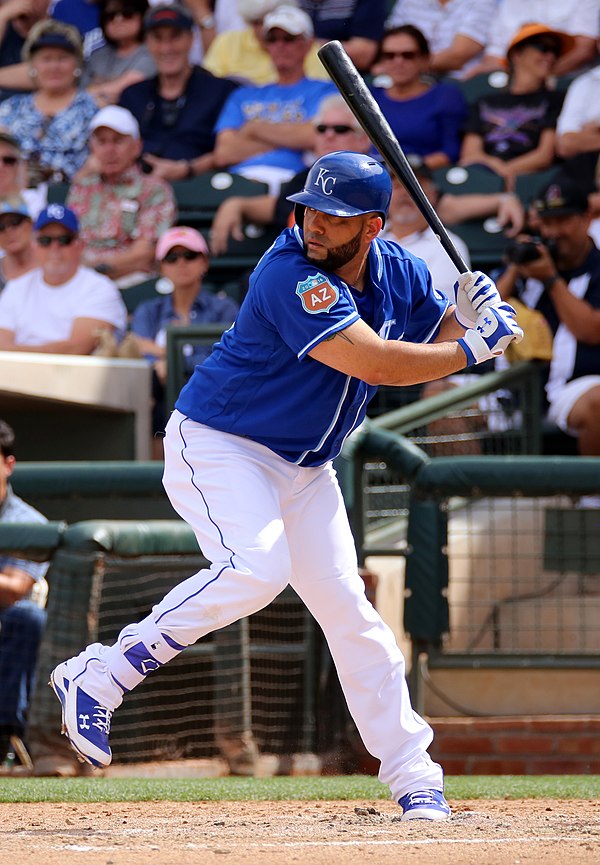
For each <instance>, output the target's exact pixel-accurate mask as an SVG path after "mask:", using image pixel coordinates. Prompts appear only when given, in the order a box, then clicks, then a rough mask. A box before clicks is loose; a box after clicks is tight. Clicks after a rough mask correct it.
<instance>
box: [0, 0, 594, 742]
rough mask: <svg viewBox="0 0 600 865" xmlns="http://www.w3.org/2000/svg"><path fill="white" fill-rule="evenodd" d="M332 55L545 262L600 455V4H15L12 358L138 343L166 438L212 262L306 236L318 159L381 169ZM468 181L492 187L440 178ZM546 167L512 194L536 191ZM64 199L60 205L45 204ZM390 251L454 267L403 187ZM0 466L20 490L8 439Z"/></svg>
mask: <svg viewBox="0 0 600 865" xmlns="http://www.w3.org/2000/svg"><path fill="white" fill-rule="evenodd" d="M331 39H338V40H340V41H341V42H342V44H343V45H344V47H345V49H346V51H347V52H348V54H349V55H350V57H351V58H352V60H353V61H354V63H355V65H356V66H357V68H358V69H359V70H360V72H361V73H362V74H363V75H364V76H365V79H366V81H367V83H368V86H369V87H370V89H371V92H372V93H373V96H374V98H375V100H376V101H377V103H378V104H379V106H380V107H381V110H382V112H383V114H384V115H385V116H386V118H387V120H388V122H389V123H390V126H391V127H392V129H393V131H394V133H395V134H396V136H397V138H398V140H399V142H400V144H401V146H402V147H403V149H404V151H405V152H406V153H407V154H409V155H410V160H411V164H412V165H413V168H414V170H415V172H416V174H417V176H418V178H419V180H420V182H421V184H422V185H423V188H424V189H425V191H426V193H427V195H428V196H429V198H430V200H431V201H432V203H433V204H434V206H435V207H436V209H437V211H438V213H439V214H440V217H441V218H442V221H444V222H446V223H447V224H448V225H450V226H454V225H455V224H460V223H462V222H464V221H466V220H474V219H479V220H483V219H484V218H487V217H490V216H492V217H495V218H496V220H497V222H498V223H499V225H500V226H501V227H502V228H503V229H504V232H505V236H506V240H507V243H508V241H509V240H510V239H511V238H514V237H515V235H516V236H517V240H518V242H519V243H529V242H531V243H532V244H533V246H534V247H536V249H537V251H538V253H539V255H538V259H536V260H535V261H534V262H533V263H531V262H525V263H523V262H515V261H513V260H510V261H509V260H508V259H507V260H506V261H505V262H504V263H503V265H502V267H501V268H500V270H499V271H498V281H499V284H500V286H501V288H502V291H503V293H504V294H505V296H507V297H509V296H518V297H519V298H520V299H521V301H522V302H523V303H525V304H526V305H529V306H531V307H532V308H536V309H538V310H539V311H541V312H542V313H543V315H544V316H546V318H547V320H548V322H549V324H550V328H551V330H552V333H553V334H554V340H555V342H554V346H555V348H554V354H553V357H552V361H551V364H550V367H549V369H550V374H549V380H548V404H549V410H550V413H549V417H550V419H551V421H552V422H553V423H555V424H556V425H557V426H558V427H559V428H561V429H562V430H564V431H565V432H566V433H568V434H569V435H571V436H573V437H574V438H575V439H576V440H577V442H578V447H579V452H580V453H582V454H593V455H598V454H600V430H599V427H598V418H600V266H599V264H598V259H599V257H600V253H599V252H598V250H597V248H596V245H595V242H600V99H599V98H598V97H599V96H600V56H599V44H600V0H529V2H527V3H523V2H520V0H519V2H517V0H427V2H424V0H396V2H393V3H390V2H389V0H387V2H386V0H181V2H176V3H162V2H158V3H157V2H155V0H95V2H94V0H50V2H49V0H0V349H1V350H9V351H33V352H40V351H41V352H51V353H52V352H55V353H73V354H91V353H93V352H94V351H96V350H97V349H98V346H99V345H100V343H101V341H102V335H103V334H104V335H106V334H107V333H109V334H110V335H111V336H112V337H113V338H114V339H115V340H116V341H117V342H118V341H119V339H121V337H122V336H123V335H124V334H125V333H126V331H127V330H129V332H130V335H131V341H132V343H133V344H134V345H135V346H136V347H137V351H138V353H139V355H140V356H141V357H144V358H146V359H147V361H148V363H150V364H151V365H152V369H153V377H154V378H153V382H154V383H153V399H154V409H153V411H154V415H153V429H154V430H158V429H160V428H161V427H162V425H163V423H164V411H165V405H164V387H165V377H166V367H165V363H166V358H165V342H166V340H165V332H166V328H167V327H169V326H173V325H177V324H181V325H187V324H194V323H216V322H218V323H223V324H229V323H230V322H231V321H233V319H234V318H235V315H236V312H237V304H236V302H235V301H233V300H232V299H231V298H229V297H226V296H224V295H222V294H220V295H219V294H215V293H213V292H212V291H211V290H210V289H209V288H207V287H206V286H205V283H206V281H207V280H206V275H207V272H209V268H210V264H211V257H218V256H222V255H224V254H225V253H226V252H227V249H228V247H229V245H230V243H231V242H232V241H240V240H242V239H243V236H244V235H243V229H244V226H245V225H246V224H247V223H255V224H260V225H267V226H271V227H273V228H277V229H282V228H284V227H285V226H286V225H289V224H291V223H292V221H293V220H294V210H293V207H292V205H291V204H290V203H289V201H288V200H287V196H288V195H290V194H292V193H294V192H297V191H298V189H300V188H301V186H302V184H303V182H304V179H305V177H306V174H307V172H308V169H309V167H310V166H311V165H312V163H313V162H314V160H315V159H316V158H318V157H320V156H322V155H324V154H327V153H330V152H332V151H335V150H353V151H358V152H364V153H369V152H371V153H372V152H374V151H373V148H372V145H371V144H370V142H369V140H368V138H367V136H366V135H365V133H364V132H363V130H362V129H361V128H360V126H359V125H358V123H357V121H356V119H355V118H354V116H353V115H352V113H351V112H350V111H349V109H348V107H347V106H346V104H345V102H344V100H343V99H342V98H341V97H340V96H339V94H338V93H337V90H336V88H335V87H334V85H333V84H332V83H331V81H330V80H329V77H328V75H327V74H326V72H325V70H324V68H323V66H322V65H321V63H320V61H319V59H318V55H317V51H318V48H319V47H320V45H321V44H323V43H324V42H326V41H329V40H331ZM499 82H502V83H501V86H498V83H499ZM476 83H480V84H481V87H480V89H479V91H478V93H479V95H478V96H476V97H475V96H473V93H474V92H475V90H474V89H473V86H474V84H476ZM471 166H477V167H478V170H480V171H483V172H484V173H487V175H488V176H491V175H493V176H494V177H495V178H496V179H498V183H499V186H498V189H499V191H497V192H493V193H490V192H484V191H477V190H475V191H473V190H471V191H470V192H469V194H462V195H461V194H450V193H448V192H447V191H443V190H440V189H439V188H438V186H437V185H436V180H437V179H439V177H440V174H439V172H442V171H446V170H448V169H451V168H453V167H454V168H456V169H457V170H463V169H465V168H470V167H471ZM551 169H552V170H554V171H555V174H554V175H553V176H552V177H548V178H547V182H545V184H543V185H541V186H540V189H539V190H538V194H537V196H536V198H535V200H534V201H532V202H529V201H527V200H525V199H519V197H518V196H517V194H516V190H517V188H518V183H517V181H518V179H519V178H521V177H523V176H526V175H532V174H535V173H537V172H548V171H549V170H551ZM218 172H230V173H231V174H233V175H236V174H239V175H242V176H243V177H245V178H246V179H249V180H255V181H259V182H262V183H263V184H266V185H267V187H268V193H267V194H264V195H256V196H252V197H245V196H239V195H236V194H232V196H231V197H230V198H228V199H226V200H225V201H224V202H223V204H222V205H221V207H220V208H219V210H218V211H217V212H216V216H215V218H214V221H213V223H212V226H203V227H202V228H203V231H204V234H202V233H199V231H197V230H196V229H195V228H192V227H190V226H185V225H181V224H180V223H181V222H182V220H181V219H179V218H178V214H177V188H178V186H179V188H180V187H181V184H185V183H193V182H194V178H196V177H198V176H200V175H205V174H208V173H218ZM61 184H62V186H63V187H64V188H65V189H64V193H65V195H66V199H65V201H64V206H63V204H56V203H50V204H48V197H47V196H48V191H49V189H54V188H56V186H57V185H59V186H60V185H61ZM173 184H175V186H173ZM50 201H51V202H52V201H56V199H50ZM61 201H62V199H61ZM199 203H201V202H199ZM528 207H529V210H528ZM386 237H387V238H388V239H392V240H396V241H397V242H398V243H400V244H401V245H404V246H405V247H406V248H408V249H409V250H411V251H412V252H414V253H415V254H417V255H419V256H421V257H423V258H425V260H426V261H427V263H428V265H429V267H430V270H431V272H432V277H433V283H434V285H435V286H436V288H438V289H439V290H440V291H442V292H447V293H449V292H450V291H451V285H452V282H453V281H454V279H455V277H456V272H455V269H454V268H453V266H452V265H451V262H450V260H449V259H448V257H447V256H446V254H445V252H443V250H442V248H441V246H440V245H439V243H438V241H437V238H436V237H435V236H434V235H433V233H432V232H431V230H430V229H429V228H428V226H427V224H426V222H425V220H424V219H423V216H422V215H421V213H420V212H419V210H418V209H417V208H416V207H415V205H414V203H413V201H412V199H411V198H410V196H409V195H408V194H407V193H406V190H404V188H403V187H402V186H401V185H400V184H399V183H397V182H395V184H394V196H393V201H392V207H391V210H390V216H389V220H388V224H387V226H386ZM455 240H456V245H457V247H458V248H459V249H460V250H461V252H462V254H463V257H464V259H465V261H468V260H469V253H470V250H469V249H468V247H467V246H465V245H464V243H462V241H461V240H460V237H456V238H455ZM149 277H160V278H161V280H162V282H161V284H162V286H163V289H164V292H165V293H164V294H163V295H161V296H160V297H158V298H156V299H153V300H150V301H147V302H146V303H145V304H141V305H140V306H138V308H137V309H135V311H134V313H133V315H132V316H129V320H128V318H127V313H126V306H125V304H124V302H123V299H122V292H126V291H127V290H128V288H127V287H128V286H129V285H132V284H137V283H139V282H141V281H143V280H147V279H148V278H149ZM164 286H167V288H164ZM119 289H120V290H121V293H120V292H119ZM203 351H204V350H203ZM202 359H203V357H202V355H201V353H200V354H199V353H198V352H196V353H194V352H192V354H190V358H189V361H190V364H191V363H195V362H201V361H202ZM6 441H8V439H6ZM0 444H1V443H0ZM0 450H1V448H0ZM0 462H2V464H3V466H4V469H5V470H4V476H5V480H6V478H7V477H8V475H9V474H10V470H12V454H11V446H10V443H9V444H8V445H5V446H4V450H2V460H0ZM0 480H1V479H0ZM2 489H4V490H5V495H6V490H8V489H9V488H8V486H7V484H6V483H5V486H4V488H3V487H2V486H1V485H0V504H1V494H2ZM35 578H36V577H35V576H33V577H32V579H35ZM27 587H29V588H30V581H27ZM7 729H8V726H7V725H5V726H4V728H3V726H2V719H1V718H0V745H1V744H2V739H1V737H2V734H3V730H4V733H6V730H7ZM15 730H17V731H18V730H20V728H19V726H18V724H17V725H16V726H15ZM4 738H5V740H6V735H5V737H4ZM4 744H6V741H4Z"/></svg>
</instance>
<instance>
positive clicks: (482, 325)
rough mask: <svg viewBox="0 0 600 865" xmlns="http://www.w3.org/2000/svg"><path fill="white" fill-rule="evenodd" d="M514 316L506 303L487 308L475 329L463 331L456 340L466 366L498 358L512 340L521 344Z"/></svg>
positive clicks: (521, 332)
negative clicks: (463, 333)
mask: <svg viewBox="0 0 600 865" xmlns="http://www.w3.org/2000/svg"><path fill="white" fill-rule="evenodd" d="M514 316H515V311H514V309H513V308H512V306H510V304H508V303H501V304H500V305H499V306H491V307H487V308H486V309H485V310H484V312H482V313H481V315H480V316H479V317H478V319H477V321H476V323H475V327H474V328H470V329H469V330H467V331H465V335H464V336H463V337H461V338H460V339H459V340H458V343H459V345H460V347H461V348H462V350H463V351H464V353H465V355H466V357H467V366H474V365H475V364H478V363H483V362H484V361H486V360H490V359H491V358H493V357H499V356H500V355H501V354H504V352H505V351H506V347H507V346H508V345H509V344H510V343H511V342H513V340H514V341H515V342H521V340H522V339H523V331H522V330H521V328H520V327H519V325H518V324H517V322H516V320H515V317H514Z"/></svg>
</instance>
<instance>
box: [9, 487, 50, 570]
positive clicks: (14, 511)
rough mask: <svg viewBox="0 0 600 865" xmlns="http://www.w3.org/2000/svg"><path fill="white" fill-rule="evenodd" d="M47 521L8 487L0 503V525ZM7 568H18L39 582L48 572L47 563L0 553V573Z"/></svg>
mask: <svg viewBox="0 0 600 865" xmlns="http://www.w3.org/2000/svg"><path fill="white" fill-rule="evenodd" d="M47 522H48V520H47V519H46V517H44V516H43V515H42V514H41V513H40V512H39V511H36V509H35V508H33V507H32V506H31V505H28V504H27V502H24V501H23V499H21V498H19V496H16V495H15V494H14V493H13V491H12V488H11V487H10V485H9V487H8V492H7V495H6V498H5V499H4V501H3V502H0V525H1V524H2V523H47ZM7 567H11V568H18V569H19V570H20V571H24V572H25V573H26V574H29V576H30V577H31V578H32V579H33V580H35V582H36V583H37V582H38V580H41V579H42V578H43V577H44V576H45V575H46V571H47V570H48V562H32V561H29V559H19V558H17V557H16V556H12V555H9V554H7V553H0V572H2V571H4V570H5V569H6V568H7Z"/></svg>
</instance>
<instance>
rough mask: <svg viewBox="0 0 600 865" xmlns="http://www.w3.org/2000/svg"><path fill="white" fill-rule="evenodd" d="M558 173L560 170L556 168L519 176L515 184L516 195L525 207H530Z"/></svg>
mask: <svg viewBox="0 0 600 865" xmlns="http://www.w3.org/2000/svg"><path fill="white" fill-rule="evenodd" d="M558 172H559V168H558V167H557V166H554V167H553V168H549V169H548V170H547V171H534V172H533V173H532V174H521V175H519V177H517V179H516V183H515V193H516V195H517V196H518V197H519V199H520V200H521V203H522V204H523V207H528V206H529V203H530V202H531V200H532V199H534V198H536V197H537V196H538V195H539V193H540V192H541V190H542V189H543V188H544V187H545V186H547V185H548V184H549V183H550V181H551V180H552V178H553V177H554V176H555V175H556V174H558Z"/></svg>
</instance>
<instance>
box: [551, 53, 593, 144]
mask: <svg viewBox="0 0 600 865" xmlns="http://www.w3.org/2000/svg"><path fill="white" fill-rule="evenodd" d="M590 122H592V123H598V124H600V67H598V66H596V67H595V69H590V71H589V72H584V73H583V75H580V76H579V77H578V78H575V80H574V81H573V83H572V84H570V85H569V89H568V90H567V94H566V96H565V101H564V102H563V106H562V109H561V112H560V114H559V115H558V120H557V121H556V133H557V135H564V134H565V132H580V131H581V127H582V126H583V125H584V124H585V123H590Z"/></svg>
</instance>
